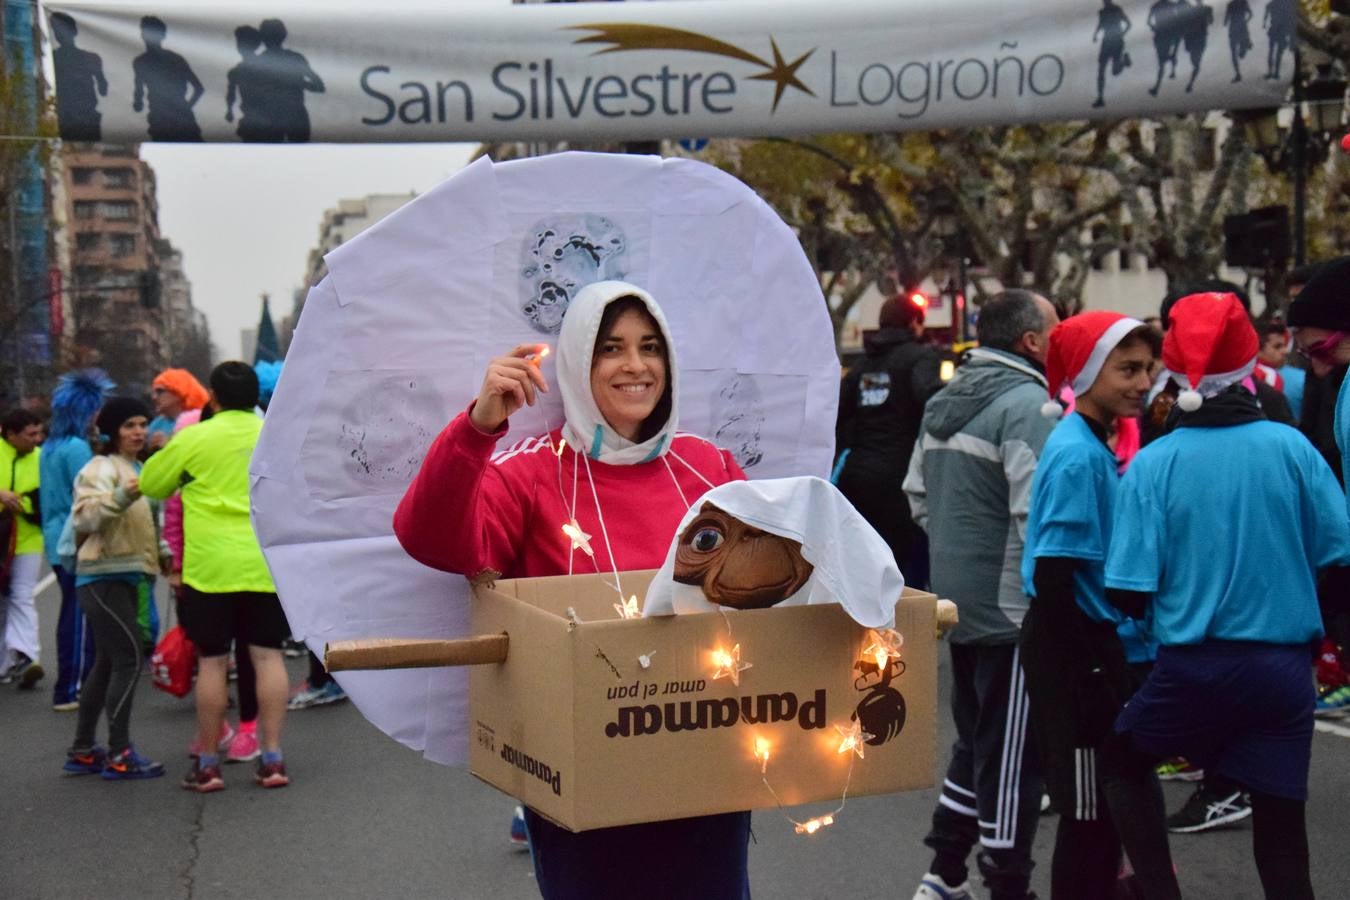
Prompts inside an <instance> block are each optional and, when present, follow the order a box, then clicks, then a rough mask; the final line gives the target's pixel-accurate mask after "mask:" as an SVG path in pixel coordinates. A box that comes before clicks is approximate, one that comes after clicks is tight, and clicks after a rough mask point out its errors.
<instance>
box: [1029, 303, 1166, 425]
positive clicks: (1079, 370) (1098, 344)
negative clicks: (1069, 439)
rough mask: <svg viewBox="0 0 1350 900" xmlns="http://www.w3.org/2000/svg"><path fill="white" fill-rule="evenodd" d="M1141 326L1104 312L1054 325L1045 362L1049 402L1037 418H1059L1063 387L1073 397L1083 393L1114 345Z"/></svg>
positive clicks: (1080, 315) (1138, 323)
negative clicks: (1060, 397)
mask: <svg viewBox="0 0 1350 900" xmlns="http://www.w3.org/2000/svg"><path fill="white" fill-rule="evenodd" d="M1143 325H1144V323H1143V322H1141V321H1139V320H1138V319H1132V318H1130V317H1129V316H1126V315H1122V314H1120V313H1118V312H1110V311H1109V310H1104V309H1097V310H1092V311H1090V312H1085V313H1079V314H1078V315H1076V316H1073V317H1072V318H1068V319H1065V320H1064V321H1063V322H1060V323H1059V324H1058V325H1056V326H1055V330H1054V331H1052V332H1050V351H1049V352H1048V353H1047V354H1046V358H1045V375H1046V386H1047V389H1048V390H1049V392H1050V399H1049V400H1048V401H1047V402H1046V403H1045V404H1044V405H1043V406H1041V415H1043V416H1045V417H1046V418H1049V419H1057V418H1059V417H1060V416H1061V415H1063V413H1064V407H1062V406H1060V404H1059V399H1058V398H1059V395H1060V392H1061V391H1062V390H1063V389H1064V388H1065V387H1066V386H1067V387H1069V388H1070V389H1071V390H1072V391H1073V392H1074V395H1075V396H1077V395H1080V394H1084V393H1086V392H1087V390H1088V389H1089V388H1091V387H1092V383H1093V382H1094V381H1096V380H1097V376H1098V375H1100V374H1101V371H1102V366H1103V365H1105V364H1106V358H1107V357H1108V356H1110V355H1111V351H1112V350H1114V349H1116V345H1117V344H1119V343H1120V342H1121V341H1122V340H1124V338H1125V336H1126V335H1127V334H1129V333H1130V332H1132V331H1134V330H1135V329H1136V328H1142V327H1143Z"/></svg>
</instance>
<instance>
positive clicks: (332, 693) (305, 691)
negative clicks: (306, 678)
mask: <svg viewBox="0 0 1350 900" xmlns="http://www.w3.org/2000/svg"><path fill="white" fill-rule="evenodd" d="M346 699H347V692H346V691H344V690H343V689H342V685H340V684H338V683H337V681H336V680H334V681H329V682H328V683H327V684H325V685H323V686H322V687H316V688H315V687H309V686H308V684H306V685H305V686H304V687H302V688H301V689H300V690H299V691H297V692H296V693H295V696H294V697H292V698H291V699H290V700H289V701H288V702H287V703H286V708H287V709H309V708H311V707H314V706H327V705H328V704H329V703H341V702H342V701H343V700H346Z"/></svg>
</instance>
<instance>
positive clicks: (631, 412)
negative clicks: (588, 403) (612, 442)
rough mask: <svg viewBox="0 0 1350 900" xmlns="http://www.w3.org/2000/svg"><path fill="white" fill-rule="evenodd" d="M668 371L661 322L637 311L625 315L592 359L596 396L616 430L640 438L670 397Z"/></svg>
mask: <svg viewBox="0 0 1350 900" xmlns="http://www.w3.org/2000/svg"><path fill="white" fill-rule="evenodd" d="M666 369H667V366H666V341H665V337H664V336H663V335H662V334H661V329H660V327H659V326H657V324H656V320H655V319H653V318H652V317H651V316H650V315H649V314H647V313H646V312H645V311H640V310H637V309H628V310H625V311H624V312H622V313H620V314H619V317H618V318H617V319H615V320H614V325H613V327H611V328H610V329H609V332H608V333H607V334H604V335H602V336H601V338H600V339H599V340H598V341H596V345H595V353H594V355H593V356H592V357H591V396H593V397H594V398H595V405H596V406H597V407H599V408H600V414H601V415H602V416H604V417H605V421H606V422H608V423H609V426H610V427H611V428H613V429H614V430H615V431H616V432H618V433H619V434H620V435H622V436H623V437H625V438H627V439H628V440H630V441H636V440H637V439H638V435H639V433H640V432H641V430H642V423H643V422H645V421H646V420H647V417H648V416H650V415H651V414H652V412H653V411H654V410H655V409H656V405H657V404H658V403H660V402H661V397H662V396H663V395H664V394H665V391H666Z"/></svg>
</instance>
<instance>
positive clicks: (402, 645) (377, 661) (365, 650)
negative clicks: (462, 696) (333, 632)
mask: <svg viewBox="0 0 1350 900" xmlns="http://www.w3.org/2000/svg"><path fill="white" fill-rule="evenodd" d="M509 644H510V638H509V637H508V636H507V635H506V634H505V633H503V634H480V635H475V636H474V637H468V638H460V639H459V640H435V639H420V638H369V639H366V640H360V641H334V642H333V643H331V644H328V645H326V646H325V647H324V652H323V659H324V663H323V664H324V667H325V668H326V669H328V671H330V672H350V671H353V670H356V669H426V668H437V667H440V666H479V665H485V664H488V663H501V662H506V651H507V647H508V646H509Z"/></svg>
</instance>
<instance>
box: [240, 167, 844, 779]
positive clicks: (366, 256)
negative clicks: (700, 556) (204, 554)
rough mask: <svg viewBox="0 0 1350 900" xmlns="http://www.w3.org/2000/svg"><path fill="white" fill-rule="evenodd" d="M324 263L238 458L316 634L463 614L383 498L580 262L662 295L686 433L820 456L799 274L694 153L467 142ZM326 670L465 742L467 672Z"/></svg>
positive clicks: (552, 328)
mask: <svg viewBox="0 0 1350 900" xmlns="http://www.w3.org/2000/svg"><path fill="white" fill-rule="evenodd" d="M326 262H327V264H328V270H329V274H328V276H327V277H326V278H325V279H324V280H323V281H322V282H320V283H319V284H318V285H316V286H315V287H314V288H313V289H312V290H311V291H310V292H309V297H308V298H307V300H306V302H305V307H304V314H303V316H302V317H301V319H300V323H299V327H298V328H297V330H296V333H295V337H294V340H293V341H292V343H291V346H290V350H289V353H288V354H287V358H286V367H285V370H284V372H283V374H282V377H281V381H280V383H279V385H278V386H277V390H276V393H275V395H274V397H273V400H272V403H271V406H270V407H269V409H268V413H267V418H266V422H265V424H264V427H263V432H262V437H261V439H260V441H259V443H258V447H257V450H256V451H255V453H254V455H253V460H252V463H251V466H250V474H251V481H252V504H253V521H254V527H255V528H256V530H257V533H258V537H259V539H260V541H261V543H262V546H263V551H264V553H265V555H266V557H267V562H268V565H269V566H270V567H271V569H272V574H273V576H274V578H275V580H276V584H277V589H278V592H279V593H280V595H281V602H282V605H283V606H284V607H285V609H286V615H287V618H288V619H289V620H290V623H291V629H292V632H293V633H294V635H295V636H296V637H297V638H299V639H303V640H304V641H305V642H306V643H308V644H309V646H310V647H311V648H313V649H315V650H316V651H318V652H322V649H323V646H324V644H325V643H328V642H331V641H338V640H351V639H358V638H372V637H399V638H453V637H463V636H465V635H466V634H467V630H468V621H469V618H468V617H469V612H468V608H469V604H468V597H469V588H468V584H467V582H466V581H465V579H464V578H462V577H460V576H458V575H451V574H449V573H446V572H439V571H436V570H434V569H429V568H426V567H424V566H422V565H421V564H419V563H417V562H414V561H413V560H412V559H411V558H410V557H408V555H407V554H406V553H404V552H403V549H402V548H401V547H400V546H399V544H398V541H397V540H396V539H395V538H394V535H393V529H392V518H393V513H394V508H395V506H396V505H397V504H398V501H399V499H400V497H402V495H403V491H404V489H405V488H406V487H407V485H408V483H409V481H410V480H411V479H412V476H413V475H414V473H416V471H417V468H418V466H419V465H420V463H421V460H422V457H423V455H424V454H425V453H426V450H427V447H428V446H429V445H430V443H431V441H432V439H433V438H434V437H435V436H436V435H437V434H438V433H439V432H440V430H441V429H442V428H443V427H444V426H445V424H446V423H447V422H449V420H450V419H451V418H452V417H453V416H454V415H455V414H456V413H458V412H459V411H461V410H463V409H464V408H465V407H466V406H468V404H469V402H470V401H471V400H472V399H473V397H474V396H475V395H476V394H477V392H478V386H479V382H480V380H481V378H482V372H483V369H484V366H485V365H486V363H487V361H488V360H489V359H491V358H492V357H494V356H498V355H500V354H502V353H504V352H506V351H507V350H509V349H511V348H512V347H514V346H515V345H516V344H520V343H529V342H535V343H552V342H553V336H554V335H555V334H556V333H557V330H558V326H559V323H560V322H561V320H562V315H563V313H564V312H565V311H566V306H567V303H568V301H569V299H570V298H571V297H572V296H575V294H576V292H577V290H579V289H580V288H581V287H583V286H584V285H586V284H589V283H590V282H592V281H598V280H601V279H607V278H615V279H622V280H625V281H630V282H632V283H634V284H637V285H640V286H642V287H645V288H646V289H647V290H649V291H650V292H651V293H652V295H653V296H655V297H656V299H657V301H658V302H660V303H661V306H662V308H663V309H664V310H665V313H666V317H667V319H668V320H669V322H670V325H671V329H672V331H673V333H674V341H675V353H676V354H678V358H679V360H680V368H681V384H680V390H681V413H680V428H681V429H682V430H683V431H687V432H693V433H696V434H701V435H704V436H706V437H708V438H710V439H712V440H713V441H715V442H717V443H718V444H720V445H721V446H724V447H726V448H727V449H728V450H731V451H732V452H733V453H734V454H735V455H736V456H737V458H738V459H739V461H740V463H741V465H742V466H744V467H745V470H746V473H747V474H748V475H749V476H750V477H751V478H763V477H778V476H785V475H821V476H823V475H826V474H827V473H828V471H829V467H830V462H831V457H832V454H833V451H834V421H835V410H836V405H837V403H838V391H839V361H838V358H837V356H836V355H835V348H834V336H833V331H832V329H831V327H830V321H829V316H828V313H827V311H826V308H825V301H824V299H823V298H822V296H821V292H820V286H819V283H818V281H817V280H816V277H815V274H814V273H813V271H812V268H811V266H810V264H809V263H808V261H807V259H806V257H805V256H804V255H803V253H802V250H801V246H800V244H799V243H798V242H797V239H796V237H795V235H794V234H793V233H792V231H791V230H790V229H789V228H788V227H787V226H786V225H785V224H784V223H783V222H782V220H781V219H779V218H778V216H777V214H776V213H775V212H774V211H773V210H772V209H771V208H770V207H769V206H768V204H766V203H765V202H764V201H763V200H761V199H760V198H759V197H758V196H757V195H756V194H755V193H754V192H753V191H751V190H750V189H749V188H748V187H746V186H745V185H744V184H742V183H741V182H739V181H737V180H736V179H735V178H733V177H731V176H730V175H727V174H726V173H724V172H722V171H720V170H718V169H715V168H713V167H711V166H707V165H704V164H702V163H698V162H694V161H692V160H685V159H665V160H663V159H659V158H657V157H641V156H623V155H611V154H592V153H564V154H558V155H554V156H544V157H537V158H532V159H526V160H519V161H514V162H507V163H501V164H494V163H492V162H491V161H490V160H487V159H480V160H478V161H477V162H475V163H474V164H472V165H470V166H468V167H467V168H465V169H464V170H463V171H461V172H459V173H458V174H456V175H455V176H454V177H452V178H450V179H449V180H448V181H446V182H444V183H443V184H441V185H439V186H438V187H436V188H435V189H434V190H432V191H430V192H428V193H426V194H424V195H422V196H420V197H418V198H417V199H415V200H413V201H412V202H411V203H409V204H408V205H406V206H405V207H403V208H402V209H400V210H398V211H397V212H395V213H394V214H392V215H390V216H389V217H388V218H386V219H384V220H383V221H381V222H380V223H378V224H377V225H375V226H373V227H372V228H370V229H369V230H368V231H366V232H363V233H362V234H360V235H358V236H357V237H356V238H354V239H352V240H351V241H349V242H348V243H346V244H344V245H343V246H342V247H339V248H338V249H337V250H334V251H333V252H332V253H330V254H328V256H327V257H326ZM544 371H545V374H546V375H550V376H551V375H552V366H551V365H550V364H546V365H545V369H544ZM561 422H562V409H561V401H560V400H559V393H558V392H557V391H553V392H551V393H550V394H548V395H546V396H545V398H544V402H543V403H542V404H540V405H539V406H536V407H534V408H527V409H524V410H522V411H521V412H520V413H519V414H517V415H516V416H514V417H513V418H512V420H511V432H510V436H509V437H508V438H507V439H506V440H507V442H508V443H513V442H515V441H517V440H519V439H521V438H522V437H527V436H529V435H532V434H541V433H543V432H544V431H545V430H547V429H548V428H549V427H556V426H558V425H560V424H561ZM672 537H673V535H672ZM445 539H446V540H454V539H455V536H454V535H450V534H447V535H446V536H445ZM338 680H339V681H340V682H341V684H342V687H343V688H344V689H345V690H346V691H347V693H348V694H349V695H350V696H351V698H352V700H353V701H354V702H355V703H356V705H357V706H358V707H359V708H360V710H361V712H362V714H363V715H365V716H366V718H367V719H369V720H370V721H371V722H373V723H374V724H375V725H376V726H378V727H379V728H381V729H382V730H384V731H385V732H386V733H387V734H389V735H390V736H392V737H394V738H396V739H397V740H399V741H401V742H402V743H404V744H406V745H408V746H409V747H412V748H414V749H418V750H422V751H423V752H424V753H425V755H426V757H427V758H429V759H432V760H435V761H437V762H443V763H459V762H462V761H464V759H465V758H466V756H467V753H468V677H467V673H466V671H464V670H457V669H409V670H402V671H377V672H376V671H372V672H344V673H342V674H341V675H339V676H338Z"/></svg>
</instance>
